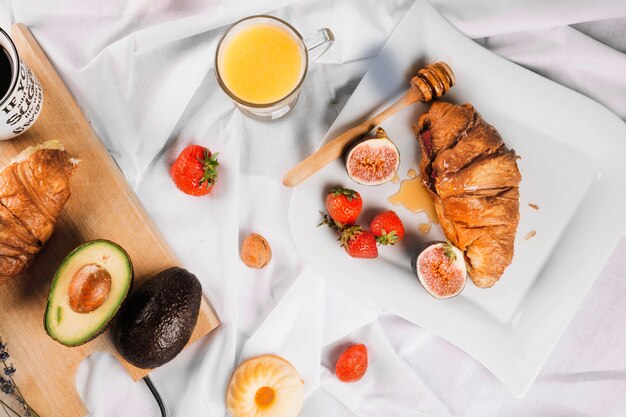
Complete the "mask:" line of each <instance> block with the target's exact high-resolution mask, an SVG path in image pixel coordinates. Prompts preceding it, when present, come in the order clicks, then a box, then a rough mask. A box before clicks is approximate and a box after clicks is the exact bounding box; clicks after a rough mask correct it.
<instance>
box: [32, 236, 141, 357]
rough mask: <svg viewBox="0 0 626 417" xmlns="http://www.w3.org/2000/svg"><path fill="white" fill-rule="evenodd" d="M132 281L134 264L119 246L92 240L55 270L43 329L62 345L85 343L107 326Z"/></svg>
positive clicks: (75, 250) (107, 241)
mask: <svg viewBox="0 0 626 417" xmlns="http://www.w3.org/2000/svg"><path fill="white" fill-rule="evenodd" d="M132 283H133V264H132V262H131V260H130V257H129V256H128V254H127V253H126V251H125V250H124V249H122V247H121V246H119V245H118V244H117V243H114V242H111V241H109V240H92V241H90V242H87V243H84V244H82V245H81V246H79V247H77V248H76V249H74V250H73V251H72V252H70V254H69V255H67V256H66V257H65V259H64V260H63V262H62V263H61V266H59V269H57V272H56V274H55V275H54V279H53V280H52V285H51V287H50V295H49V296H48V305H47V306H46V313H45V316H44V325H45V328H46V332H47V333H48V335H50V337H51V338H53V339H54V340H56V341H57V342H59V343H61V344H63V345H65V346H78V345H82V344H84V343H87V342H88V341H90V340H91V339H93V338H94V337H96V336H98V335H99V334H100V333H102V332H103V331H104V330H106V328H107V327H108V325H109V323H110V321H111V319H112V318H113V317H114V316H115V314H116V313H117V311H118V310H119V308H120V306H121V305H122V303H123V302H124V300H125V299H126V296H127V295H128V292H129V291H130V288H131V287H132Z"/></svg>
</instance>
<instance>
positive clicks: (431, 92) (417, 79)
mask: <svg viewBox="0 0 626 417" xmlns="http://www.w3.org/2000/svg"><path fill="white" fill-rule="evenodd" d="M455 82H456V80H455V77H454V73H453V72H452V70H451V69H450V67H449V66H448V65H447V64H446V63H445V62H437V63H434V64H430V65H427V66H426V67H425V68H422V69H421V70H419V71H418V72H417V75H416V76H414V77H413V78H412V79H411V88H410V89H409V90H408V91H407V92H406V94H405V95H404V96H402V97H401V98H400V99H399V100H398V101H396V102H395V103H393V104H392V105H391V106H389V107H388V108H386V109H385V110H384V111H382V112H381V113H379V114H377V115H376V116H374V117H372V118H371V119H369V120H366V121H365V122H363V123H361V124H360V125H357V126H355V127H353V128H351V129H348V130H346V131H345V132H343V133H342V134H340V135H339V136H337V137H336V138H334V139H332V140H331V141H329V142H328V143H326V144H325V145H324V146H322V147H321V148H319V149H318V150H317V151H316V152H314V153H313V154H312V155H310V156H309V157H308V158H306V159H305V160H304V161H302V162H300V163H299V164H298V165H296V166H295V167H293V168H291V169H290V170H289V171H287V173H286V174H285V176H284V177H283V184H284V185H285V186H287V187H295V186H296V185H298V184H300V183H301V182H302V181H304V180H306V179H307V178H309V177H310V176H311V175H313V174H315V173H316V172H317V171H319V170H320V169H322V168H324V167H325V166H326V165H328V164H329V163H330V162H332V161H333V160H334V159H336V158H339V157H340V156H341V154H342V153H343V151H344V149H345V148H346V146H347V145H349V144H350V143H351V142H352V140H354V138H358V137H360V136H363V135H365V134H366V133H368V132H369V131H370V130H372V129H373V128H375V127H376V126H378V125H379V124H381V123H382V122H383V121H384V120H386V119H387V118H388V117H390V116H391V115H393V114H395V113H397V112H398V111H400V110H402V109H403V108H405V107H407V106H409V105H411V104H413V103H417V102H418V101H422V102H427V101H430V100H432V99H433V98H437V97H440V96H442V95H443V94H445V93H446V92H447V91H448V90H450V88H451V87H452V86H453V85H454V84H455Z"/></svg>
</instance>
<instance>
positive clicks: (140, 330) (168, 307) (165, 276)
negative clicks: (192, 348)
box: [115, 267, 202, 369]
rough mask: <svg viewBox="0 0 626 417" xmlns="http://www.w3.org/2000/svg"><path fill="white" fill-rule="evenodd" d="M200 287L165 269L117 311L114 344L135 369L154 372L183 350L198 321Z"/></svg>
mask: <svg viewBox="0 0 626 417" xmlns="http://www.w3.org/2000/svg"><path fill="white" fill-rule="evenodd" d="M201 300H202V286H201V285H200V281H198V278H196V276H195V275H193V274H192V273H190V272H189V271H187V270H186V269H183V268H176V267H174V268H169V269H166V270H164V271H162V272H160V273H158V274H157V275H156V276H154V277H153V278H152V279H150V280H148V282H146V283H145V284H144V285H142V286H141V287H140V288H139V289H138V290H137V291H135V292H134V293H133V294H132V295H131V296H130V298H129V299H128V302H127V303H126V304H125V305H124V307H123V308H122V309H121V310H120V315H119V318H118V320H117V328H116V332H115V344H116V345H117V349H118V351H119V352H120V354H121V355H122V357H123V358H124V359H126V360H127V361H128V362H130V363H131V364H133V365H135V366H137V367H138V368H143V369H149V368H157V367H159V366H161V365H163V364H165V363H167V362H169V361H171V360H172V359H174V358H175V357H176V356H177V355H178V354H179V353H180V352H181V351H182V350H183V348H184V347H185V345H186V344H187V342H188V341H189V338H190V337H191V334H192V333H193V330H194V328H195V327H196V322H197V321H198V313H199V312H200V302H201Z"/></svg>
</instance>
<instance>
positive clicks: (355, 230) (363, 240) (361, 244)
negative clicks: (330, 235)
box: [339, 226, 378, 259]
mask: <svg viewBox="0 0 626 417" xmlns="http://www.w3.org/2000/svg"><path fill="white" fill-rule="evenodd" d="M339 240H340V241H341V246H343V247H344V249H345V250H346V252H348V255H350V256H352V257H353V258H365V259H373V258H376V257H377V256H378V247H377V246H376V236H374V233H372V232H371V231H369V230H366V229H363V228H362V227H361V226H349V227H344V228H343V229H342V230H341V236H340V237H339Z"/></svg>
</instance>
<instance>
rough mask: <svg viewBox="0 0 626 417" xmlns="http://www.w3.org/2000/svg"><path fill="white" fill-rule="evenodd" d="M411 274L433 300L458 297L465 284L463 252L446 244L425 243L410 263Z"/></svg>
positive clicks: (465, 274) (465, 268) (465, 270)
mask: <svg viewBox="0 0 626 417" xmlns="http://www.w3.org/2000/svg"><path fill="white" fill-rule="evenodd" d="M411 267H412V268H413V272H415V273H416V274H417V277H418V278H419V281H420V283H421V284H422V285H423V286H424V288H425V289H426V291H428V293H429V294H430V295H432V296H433V297H435V298H439V299H445V298H451V297H454V296H456V295H459V293H460V292H461V291H463V288H465V283H466V282H467V267H466V265H465V260H464V258H463V252H462V251H461V250H460V249H459V248H457V247H456V246H454V245H452V244H451V243H448V242H427V243H425V244H424V245H423V246H422V250H421V251H418V252H417V254H416V255H415V256H414V257H413V259H412V261H411Z"/></svg>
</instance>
